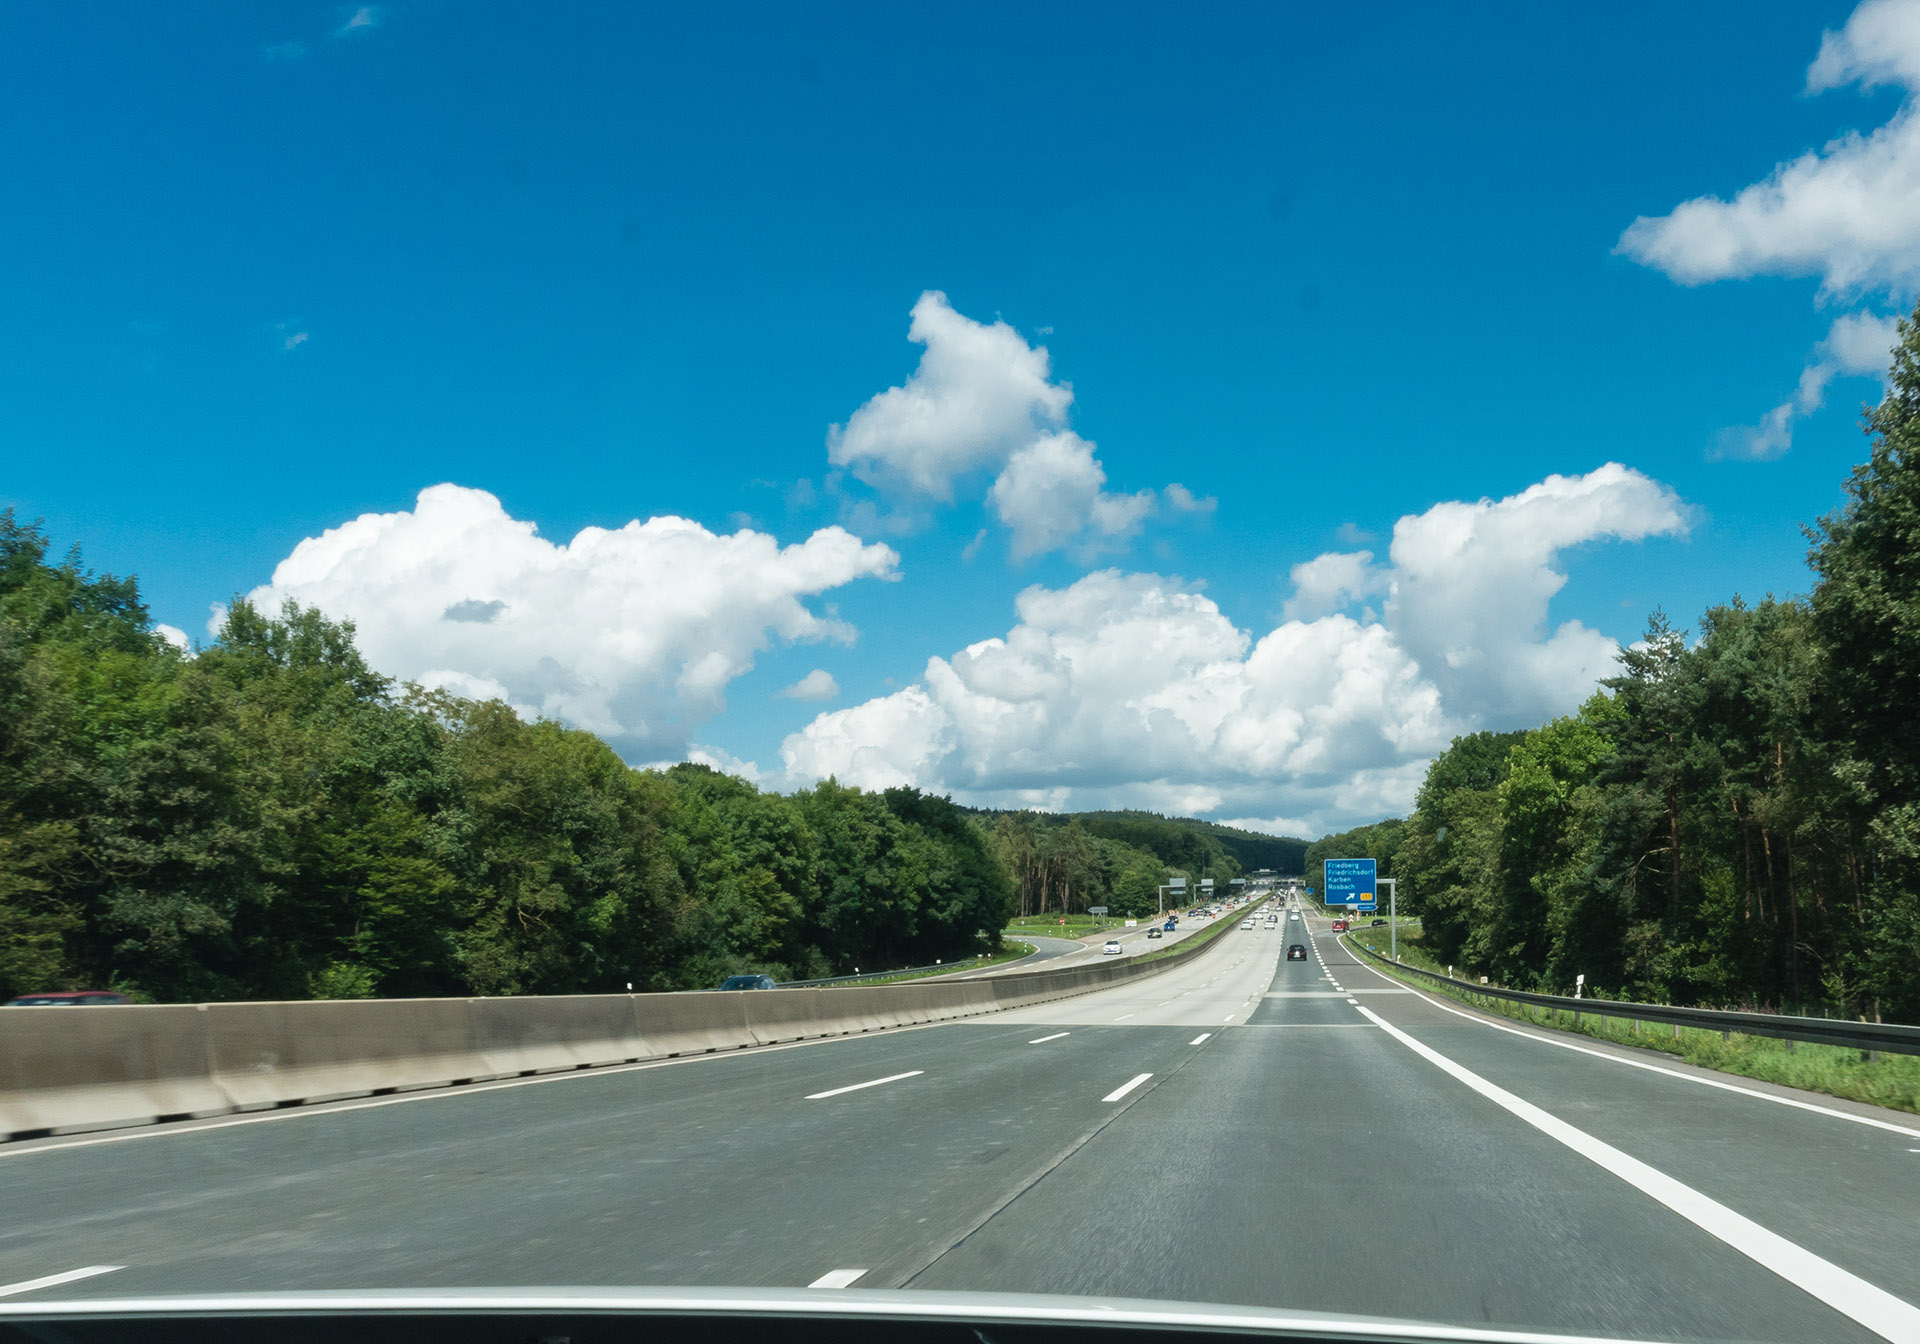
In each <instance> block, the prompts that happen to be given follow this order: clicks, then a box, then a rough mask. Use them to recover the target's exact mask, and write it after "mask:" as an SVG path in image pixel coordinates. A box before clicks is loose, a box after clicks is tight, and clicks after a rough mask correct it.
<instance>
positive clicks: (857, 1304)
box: [0, 1287, 1634, 1344]
mask: <svg viewBox="0 0 1920 1344" xmlns="http://www.w3.org/2000/svg"><path fill="white" fill-rule="evenodd" d="M447 1317H468V1318H473V1317H543V1318H589V1317H648V1318H656V1319H658V1320H659V1321H660V1322H661V1323H663V1324H664V1323H666V1322H668V1321H673V1320H678V1321H681V1322H686V1321H693V1320H697V1321H713V1320H717V1319H754V1320H759V1321H781V1320H786V1321H790V1322H793V1323H795V1324H798V1323H800V1322H804V1321H842V1322H845V1323H847V1325H848V1326H849V1327H852V1326H855V1325H859V1324H861V1323H865V1324H868V1325H884V1324H885V1323H887V1322H898V1323H900V1324H901V1325H902V1326H903V1327H913V1328H914V1329H915V1333H919V1328H920V1327H927V1328H932V1327H937V1326H939V1325H941V1324H942V1323H947V1324H955V1325H964V1326H966V1327H969V1334H972V1332H973V1328H975V1327H980V1326H990V1325H1004V1326H1009V1327H1028V1328H1029V1333H1031V1332H1033V1331H1035V1330H1037V1331H1038V1334H1039V1335H1045V1334H1048V1333H1051V1331H1050V1330H1049V1329H1048V1328H1049V1327H1055V1328H1058V1330H1059V1331H1060V1333H1061V1335H1062V1337H1064V1336H1065V1335H1068V1334H1071V1335H1073V1336H1075V1337H1080V1336H1081V1335H1082V1333H1083V1332H1081V1331H1079V1330H1076V1329H1073V1328H1072V1327H1076V1326H1086V1325H1097V1326H1100V1327H1103V1329H1104V1330H1106V1331H1117V1332H1119V1333H1120V1334H1121V1335H1122V1336H1124V1335H1125V1334H1127V1333H1133V1334H1136V1335H1155V1336H1165V1335H1175V1334H1209V1335H1211V1334H1221V1333H1226V1334H1242V1335H1248V1336H1254V1337H1261V1338H1274V1339H1302V1338H1310V1339H1337V1340H1342V1341H1345V1340H1353V1341H1381V1342H1383V1344H1384V1342H1387V1341H1391V1342H1392V1344H1401V1342H1402V1341H1409V1342H1410V1341H1421V1342H1425V1341H1471V1342H1473V1344H1634V1342H1633V1341H1628V1340H1623V1339H1619V1338H1616V1337H1612V1336H1594V1335H1565V1334H1542V1333H1540V1332H1537V1331H1526V1330H1496V1329H1486V1328H1482V1327H1475V1326H1465V1325H1442V1324H1435V1323H1429V1322H1417V1321H1395V1320H1389V1319H1386V1318H1384V1317H1364V1316H1344V1315H1333V1314H1328V1313H1323V1312H1310V1311H1289V1310H1285V1309H1280V1308H1273V1307H1240V1306H1223V1305H1219V1304H1216V1303H1208V1302H1163V1301H1153V1300H1148V1299H1130V1298H1095V1297H1069V1296H1055V1295H1043V1294H1025V1293H962V1292H938V1291H924V1290H905V1291H900V1290H861V1289H843V1290H826V1289H787V1288H777V1289H773V1288H672V1289H663V1288H575V1287H555V1288H424V1289H398V1290H371V1291H314V1292H276V1293H232V1294H213V1295H194V1294H177V1295H176V1294H161V1295H156V1296H149V1297H115V1298H109V1297H101V1298H73V1299H63V1300H54V1301H32V1300H29V1301H18V1300H15V1301H9V1302H0V1334H7V1333H9V1332H10V1330H16V1331H17V1330H20V1329H21V1327H26V1326H29V1325H30V1324H31V1323H35V1322H41V1323H46V1324H49V1325H53V1326H55V1327H57V1330H58V1335H59V1337H60V1338H63V1339H65V1338H72V1339H77V1340H85V1339H90V1338H94V1337H96V1336H95V1333H94V1332H90V1331H88V1330H85V1329H76V1327H81V1326H84V1325H85V1324H87V1323H89V1322H94V1323H100V1324H102V1325H106V1324H111V1323H124V1324H127V1325H134V1324H137V1323H139V1322H142V1321H145V1322H155V1323H159V1322H178V1321H181V1320H183V1319H200V1320H204V1321H206V1322H207V1324H208V1325H209V1326H210V1327H218V1328H221V1329H222V1330H224V1331H228V1332H230V1331H231V1329H232V1327H233V1326H234V1325H236V1324H238V1323H241V1322H245V1321H248V1320H249V1319H258V1320H262V1321H272V1320H285V1319H287V1318H295V1319H301V1318H304V1319H309V1320H311V1319H313V1318H339V1319H341V1320H342V1321H344V1320H345V1319H347V1318H359V1319H361V1320H394V1319H397V1318H409V1319H421V1318H424V1319H426V1320H432V1319H436V1318H447ZM26 1337H28V1338H34V1337H37V1336H36V1335H33V1334H29V1335H27V1336H26ZM116 1337H118V1336H116ZM1023 1337H1025V1336H1023ZM1036 1337H1037V1336H1036ZM260 1338H262V1339H272V1338H274V1335H273V1333H272V1330H271V1329H270V1328H268V1329H267V1330H266V1332H265V1333H263V1334H262V1335H261V1336H260Z"/></svg>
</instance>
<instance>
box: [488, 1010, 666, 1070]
mask: <svg viewBox="0 0 1920 1344" xmlns="http://www.w3.org/2000/svg"><path fill="white" fill-rule="evenodd" d="M638 997H639V996H637V995H633V994H570V995H557V996H554V997H552V998H538V999H469V1000H468V1001H467V1002H468V1006H469V1009H470V1012H471V1015H472V1022H473V1048H474V1050H475V1051H476V1052H477V1053H478V1054H479V1055H480V1057H481V1058H482V1059H484V1060H485V1061H486V1064H487V1068H488V1070H489V1072H491V1073H494V1074H497V1075H502V1076H506V1075H515V1074H527V1073H556V1072H559V1071H561V1070H565V1069H585V1068H591V1067H593V1066H594V1065H597V1064H627V1063H631V1062H633V1061H634V1060H639V1059H647V1058H650V1057H651V1056H652V1055H653V1054H654V1053H655V1051H654V1050H653V1049H652V1047H651V1046H649V1045H648V1043H647V1042H646V1041H645V1040H644V1039H642V1037H641V1035H640V1020H639V1016H638V1010H637V1009H636V1007H635V1000H636V999H637V998H638Z"/></svg>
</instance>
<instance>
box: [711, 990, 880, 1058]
mask: <svg viewBox="0 0 1920 1344" xmlns="http://www.w3.org/2000/svg"><path fill="white" fill-rule="evenodd" d="M740 997H741V998H742V999H743V1000H745V1007H746V1010H747V1030H748V1031H750V1032H751V1033H753V1039H754V1043H755V1044H756V1045H779V1044H781V1043H783V1042H786V1041H805V1040H810V1039H814V1038H817V1037H821V1036H844V1035H847V1034H848V1033H849V1032H857V1031H859V1030H860V1025H859V1022H858V1020H857V1019H856V1018H855V1017H854V1016H853V1015H852V1014H851V1013H850V1012H848V1011H847V1008H848V1007H850V1005H846V1004H845V1002H844V1000H841V999H839V998H838V996H837V995H836V994H835V992H834V991H833V990H830V989H771V990H759V991H754V992H749V993H746V994H742V995H741V996H740Z"/></svg>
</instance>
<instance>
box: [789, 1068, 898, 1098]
mask: <svg viewBox="0 0 1920 1344" xmlns="http://www.w3.org/2000/svg"><path fill="white" fill-rule="evenodd" d="M925 1072H926V1070H925V1069H908V1070H907V1071H906V1072H905V1073H890V1074H888V1075H887V1076H886V1077H885V1078H874V1079H872V1080H870V1081H868V1082H864V1083H852V1084H849V1085H848V1086H846V1087H835V1088H830V1089H828V1090H827V1091H825V1092H809V1093H807V1098H806V1099H807V1100H808V1101H819V1100H821V1099H822V1098H825V1097H837V1096H839V1095H840V1094H841V1093H842V1092H858V1091H860V1090H861V1089H862V1088H866V1087H878V1086H880V1085H881V1084H882V1083H897V1082H899V1081H900V1080H901V1079H902V1078H918V1077H919V1076H920V1075H921V1074H923V1073H925Z"/></svg>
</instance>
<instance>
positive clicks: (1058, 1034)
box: [1027, 1031, 1073, 1045]
mask: <svg viewBox="0 0 1920 1344" xmlns="http://www.w3.org/2000/svg"><path fill="white" fill-rule="evenodd" d="M1071 1035H1073V1033H1072V1032H1070V1031H1056V1032H1054V1033H1053V1035H1051V1036H1041V1037H1039V1038H1037V1039H1035V1040H1031V1041H1028V1042H1027V1044H1028V1045H1045V1044H1046V1043H1047V1042H1048V1041H1057V1040H1059V1039H1060V1038H1061V1037H1062V1036H1071Z"/></svg>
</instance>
